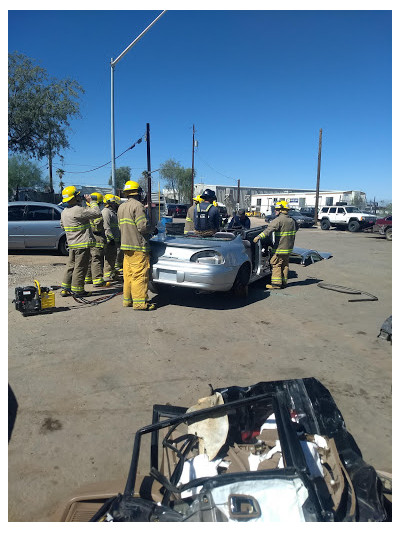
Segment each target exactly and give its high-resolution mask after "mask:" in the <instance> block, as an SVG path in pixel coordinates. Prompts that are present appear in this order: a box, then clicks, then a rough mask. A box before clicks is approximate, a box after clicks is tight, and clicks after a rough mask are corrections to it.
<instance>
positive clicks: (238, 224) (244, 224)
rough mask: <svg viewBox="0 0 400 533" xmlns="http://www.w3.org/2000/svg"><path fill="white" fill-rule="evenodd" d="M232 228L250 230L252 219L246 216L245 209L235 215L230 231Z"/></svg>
mask: <svg viewBox="0 0 400 533" xmlns="http://www.w3.org/2000/svg"><path fill="white" fill-rule="evenodd" d="M232 228H244V229H250V219H249V217H248V216H247V215H246V211H245V210H244V209H239V211H238V214H237V215H233V217H232V218H231V220H230V222H229V224H228V229H232Z"/></svg>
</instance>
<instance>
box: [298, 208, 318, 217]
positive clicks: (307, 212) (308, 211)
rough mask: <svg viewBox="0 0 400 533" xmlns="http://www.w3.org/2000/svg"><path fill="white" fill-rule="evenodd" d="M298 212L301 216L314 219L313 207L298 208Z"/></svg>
mask: <svg viewBox="0 0 400 533" xmlns="http://www.w3.org/2000/svg"><path fill="white" fill-rule="evenodd" d="M299 211H300V213H301V214H302V215H305V216H306V217H311V218H314V215H315V207H300V209H299Z"/></svg>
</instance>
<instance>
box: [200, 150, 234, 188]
mask: <svg viewBox="0 0 400 533" xmlns="http://www.w3.org/2000/svg"><path fill="white" fill-rule="evenodd" d="M196 155H197V157H198V158H199V159H201V160H202V161H203V163H205V164H206V165H207V166H208V167H210V168H211V169H212V170H214V172H216V173H217V174H220V175H221V176H224V178H227V179H229V180H233V181H237V179H235V178H231V176H226V174H222V172H219V171H218V170H216V169H215V168H214V167H212V166H211V165H210V164H209V163H207V161H206V160H205V159H203V158H202V157H201V156H200V155H199V154H198V152H196Z"/></svg>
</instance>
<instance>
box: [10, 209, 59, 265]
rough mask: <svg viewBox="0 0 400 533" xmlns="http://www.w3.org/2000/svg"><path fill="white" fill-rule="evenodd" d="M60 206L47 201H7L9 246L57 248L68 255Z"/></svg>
mask: <svg viewBox="0 0 400 533" xmlns="http://www.w3.org/2000/svg"><path fill="white" fill-rule="evenodd" d="M62 210H63V207H62V206H59V205H56V204H49V203H46V202H33V201H32V202H9V203H8V248H9V250H57V249H58V250H59V251H60V253H61V254H63V255H68V247H67V239H66V236H65V231H64V230H63V229H62V228H61V213H62Z"/></svg>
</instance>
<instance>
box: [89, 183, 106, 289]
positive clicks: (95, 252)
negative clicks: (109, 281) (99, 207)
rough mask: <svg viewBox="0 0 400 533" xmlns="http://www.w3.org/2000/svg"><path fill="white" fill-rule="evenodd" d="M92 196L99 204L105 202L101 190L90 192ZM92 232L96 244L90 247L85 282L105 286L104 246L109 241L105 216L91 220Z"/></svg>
mask: <svg viewBox="0 0 400 533" xmlns="http://www.w3.org/2000/svg"><path fill="white" fill-rule="evenodd" d="M90 196H91V198H92V199H93V200H94V201H95V202H97V204H101V203H103V195H102V194H101V193H99V192H93V193H91V194H90ZM90 226H91V228H92V233H93V236H94V240H95V245H94V246H92V247H91V248H90V260H89V266H88V269H87V272H86V277H85V283H93V285H94V286H95V287H103V286H104V285H105V281H104V278H103V265H104V246H105V244H106V242H107V240H106V234H105V231H104V223H103V216H102V214H101V213H100V216H99V217H97V218H95V219H94V220H91V221H90Z"/></svg>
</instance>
